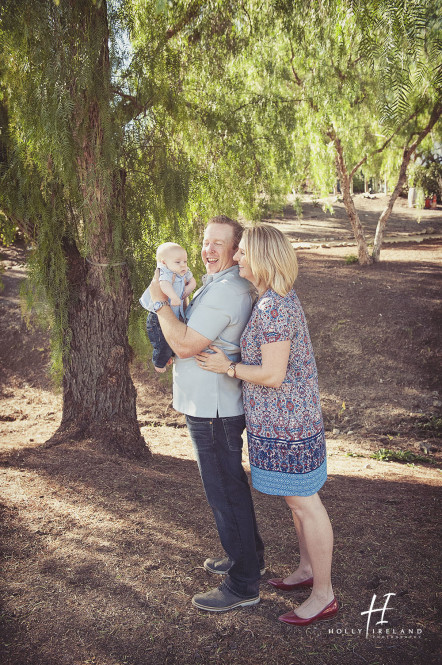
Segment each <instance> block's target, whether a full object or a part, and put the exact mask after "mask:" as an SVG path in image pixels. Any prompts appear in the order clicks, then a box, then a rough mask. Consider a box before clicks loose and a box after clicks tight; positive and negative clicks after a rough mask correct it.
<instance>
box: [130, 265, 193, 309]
mask: <svg viewBox="0 0 442 665" xmlns="http://www.w3.org/2000/svg"><path fill="white" fill-rule="evenodd" d="M157 267H158V268H159V270H160V277H159V280H160V282H161V281H167V282H170V283H171V284H172V286H173V290H174V291H175V293H176V294H177V296H178V298H179V299H180V300H181V304H180V305H173V306H172V305H171V306H170V308H171V310H172V312H173V313H174V314H175V316H176V317H177V319H179V318H180V315H181V317H182V319H183V321H184V320H185V317H184V308H183V293H184V289H185V286H186V284H187V282H190V280H191V279H192V277H193V275H192V271H191V270H188V271H187V272H186V274H185V275H183V276H181V275H177V274H176V273H175V272H173V271H172V270H169V268H166V267H165V266H163V265H158V266H157ZM174 277H175V280H174V279H173V278H174ZM168 300H169V302H170V298H169V299H168ZM140 303H141V304H142V306H143V307H144V309H147V310H148V311H149V312H153V301H152V298H151V297H150V293H149V288H147V289H146V290H145V292H144V293H143V295H142V296H141V298H140Z"/></svg>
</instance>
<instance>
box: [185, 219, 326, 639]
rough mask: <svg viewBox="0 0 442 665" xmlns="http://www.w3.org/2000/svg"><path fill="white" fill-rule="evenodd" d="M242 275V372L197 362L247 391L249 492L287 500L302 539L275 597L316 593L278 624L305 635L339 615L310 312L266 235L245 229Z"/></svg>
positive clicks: (282, 243) (292, 259) (292, 266)
mask: <svg viewBox="0 0 442 665" xmlns="http://www.w3.org/2000/svg"><path fill="white" fill-rule="evenodd" d="M234 259H235V260H236V261H238V265H239V273H240V275H241V276H242V277H244V278H245V279H247V280H249V281H250V282H251V283H252V284H253V285H254V286H255V287H256V289H257V291H258V300H257V302H256V304H255V306H254V308H253V311H252V315H251V318H250V320H249V322H248V324H247V326H246V328H245V330H244V332H243V334H242V337H241V362H240V363H231V361H230V360H229V358H228V357H227V356H226V355H225V354H224V353H223V352H222V351H221V350H220V349H218V348H217V347H215V346H212V347H210V348H211V351H212V352H211V353H208V352H202V353H199V354H198V355H197V356H195V358H196V360H197V362H198V363H199V365H200V366H201V367H203V368H204V369H206V370H208V371H212V372H217V373H228V374H229V375H230V376H235V377H236V378H238V379H241V380H242V381H243V399H244V407H245V414H246V426H247V438H248V444H249V456H250V468H251V472H252V483H253V486H254V487H255V489H257V490H259V491H260V492H263V493H265V494H273V495H275V494H276V495H280V496H284V498H285V500H286V502H287V504H288V506H289V508H290V510H291V511H292V515H293V521H294V523H295V529H296V533H297V535H298V541H299V549H300V561H299V566H298V568H297V569H296V570H295V571H294V572H293V573H291V574H290V575H288V576H287V577H286V578H284V579H283V578H277V579H272V580H269V584H271V585H272V586H273V587H275V588H276V589H281V590H284V591H292V590H295V589H302V588H304V587H312V591H311V595H310V596H309V598H307V600H306V601H305V602H303V603H302V604H301V605H300V606H299V607H297V608H296V612H294V611H292V612H288V613H287V614H284V615H282V616H280V617H279V619H280V621H283V622H285V623H288V624H292V625H298V626H306V625H308V624H310V623H313V622H314V621H321V620H326V619H330V618H332V617H333V616H335V614H336V613H337V612H338V604H337V602H336V599H335V597H334V593H333V588H332V585H331V577H330V576H331V560H332V549H333V532H332V527H331V524H330V520H329V518H328V515H327V512H326V510H325V508H324V506H323V504H322V502H321V500H320V498H319V496H318V493H317V492H318V490H319V489H320V488H321V487H322V485H323V484H324V482H325V480H326V477H327V471H326V452H325V437H324V426H323V422H322V413H321V406H320V401H319V390H318V377H317V371H316V364H315V359H314V355H313V350H312V346H311V342H310V337H309V333H308V329H307V323H306V320H305V316H304V312H303V310H302V307H301V305H300V302H299V300H298V297H297V295H296V293H295V291H294V289H293V283H294V281H295V279H296V276H297V272H298V268H297V261H296V255H295V252H294V249H293V247H292V246H291V244H290V242H289V241H288V239H287V238H286V237H285V236H284V235H283V234H282V233H281V232H280V231H278V230H277V229H275V228H273V227H272V226H268V225H260V226H255V227H253V228H248V229H245V231H244V235H243V237H242V240H241V242H240V244H239V249H238V252H237V253H236V254H235V256H234Z"/></svg>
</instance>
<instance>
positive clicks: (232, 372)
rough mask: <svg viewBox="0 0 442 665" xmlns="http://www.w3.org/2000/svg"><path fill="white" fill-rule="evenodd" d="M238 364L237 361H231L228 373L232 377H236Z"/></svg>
mask: <svg viewBox="0 0 442 665" xmlns="http://www.w3.org/2000/svg"><path fill="white" fill-rule="evenodd" d="M236 365H237V363H231V364H230V367H229V368H228V370H227V372H226V374H228V375H229V376H230V377H231V378H232V379H236Z"/></svg>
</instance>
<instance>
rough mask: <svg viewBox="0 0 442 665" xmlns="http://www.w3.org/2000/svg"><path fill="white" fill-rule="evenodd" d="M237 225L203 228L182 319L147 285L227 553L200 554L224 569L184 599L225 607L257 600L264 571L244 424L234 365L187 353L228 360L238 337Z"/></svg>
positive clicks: (244, 310)
mask: <svg viewBox="0 0 442 665" xmlns="http://www.w3.org/2000/svg"><path fill="white" fill-rule="evenodd" d="M242 231H243V228H242V226H241V225H240V224H239V223H238V222H236V221H235V220H232V219H229V218H228V217H226V216H224V215H220V216H218V217H213V218H212V219H211V220H210V221H209V223H208V225H207V227H206V230H205V233H204V240H203V247H202V251H201V257H202V260H203V263H204V265H205V267H206V272H207V274H206V275H205V277H204V279H203V286H202V287H201V288H200V289H199V290H198V291H196V293H195V295H194V297H193V299H192V302H191V304H190V305H189V307H188V308H187V310H186V318H187V325H186V324H185V323H183V322H182V321H178V320H177V318H176V317H175V316H174V314H173V312H172V311H171V309H170V307H168V306H167V305H168V302H167V300H166V299H165V296H164V294H163V293H162V291H161V288H160V286H159V282H158V280H157V279H156V278H155V279H154V280H153V281H152V283H151V285H150V287H149V289H150V294H151V297H152V300H153V301H154V303H155V309H156V312H157V314H158V319H159V322H160V325H161V329H162V331H163V334H164V336H165V338H166V340H167V342H168V344H169V345H170V346H171V347H172V349H173V351H174V352H175V354H176V358H175V362H174V382H173V394H174V399H173V406H174V408H175V409H176V410H177V411H180V412H181V413H184V414H185V415H186V422H187V427H188V429H189V433H190V436H191V439H192V442H193V446H194V450H195V455H196V459H197V462H198V467H199V470H200V474H201V479H202V481H203V485H204V490H205V492H206V496H207V500H208V502H209V504H210V506H211V508H212V511H213V514H214V517H215V521H216V525H217V528H218V534H219V537H220V540H221V544H222V546H223V548H224V550H225V552H226V554H227V557H218V558H215V559H206V561H205V562H204V567H205V568H206V570H208V571H210V572H213V573H217V574H220V575H225V577H224V581H223V582H222V584H221V585H220V586H219V587H218V588H216V589H212V590H210V591H208V592H206V593H201V594H197V595H196V596H194V597H193V599H192V604H193V605H194V606H195V607H198V608H200V609H202V610H207V611H211V612H225V611H227V610H230V609H233V608H235V607H243V606H247V605H256V604H257V603H259V600H260V598H259V579H260V576H261V572H263V571H264V545H263V542H262V540H261V537H260V535H259V533H258V528H257V525H256V518H255V511H254V508H253V502H252V496H251V492H250V487H249V484H248V480H247V476H246V474H245V472H244V469H243V468H242V464H241V457H242V432H243V430H244V427H245V418H244V408H243V403H242V395H241V382H240V381H239V380H238V379H236V378H235V372H234V366H233V367H231V368H229V370H228V373H227V374H224V375H223V374H215V373H213V372H205V371H204V370H203V369H201V368H200V367H198V364H197V362H196V361H195V359H194V357H193V356H194V355H195V354H197V353H200V352H201V351H202V350H204V349H207V347H208V346H209V345H210V344H215V345H216V346H218V347H220V348H221V349H222V350H223V351H224V352H225V353H226V354H227V355H228V356H229V358H230V359H231V360H232V361H233V362H234V361H238V360H239V359H240V347H239V340H240V336H241V333H242V331H243V329H244V327H245V325H246V323H247V321H248V320H249V318H250V313H251V309H252V297H251V293H250V284H249V282H247V281H246V280H245V279H242V278H241V277H239V273H238V266H237V265H236V263H235V261H234V260H233V256H234V254H235V253H236V251H237V248H238V244H239V241H240V240H241V235H242Z"/></svg>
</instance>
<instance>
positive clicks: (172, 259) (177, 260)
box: [163, 249, 188, 276]
mask: <svg viewBox="0 0 442 665" xmlns="http://www.w3.org/2000/svg"><path fill="white" fill-rule="evenodd" d="M163 263H164V264H165V266H166V268H169V270H171V271H172V272H174V273H176V274H177V275H181V276H183V275H185V274H186V272H187V270H188V268H187V252H186V250H185V249H172V250H169V251H168V252H167V254H166V255H165V256H164V258H163Z"/></svg>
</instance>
